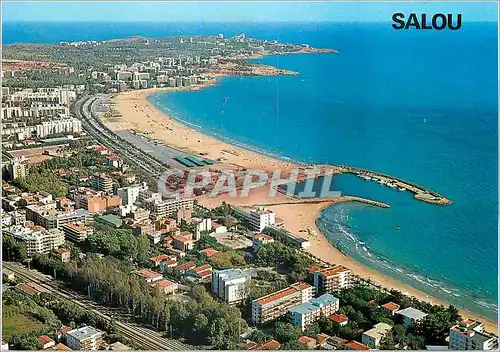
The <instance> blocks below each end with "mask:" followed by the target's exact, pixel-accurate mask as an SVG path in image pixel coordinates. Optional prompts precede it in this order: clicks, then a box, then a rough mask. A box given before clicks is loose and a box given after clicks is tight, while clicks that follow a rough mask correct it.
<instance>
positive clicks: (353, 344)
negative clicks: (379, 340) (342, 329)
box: [344, 340, 370, 350]
mask: <svg viewBox="0 0 500 352" xmlns="http://www.w3.org/2000/svg"><path fill="white" fill-rule="evenodd" d="M344 346H346V347H348V348H349V349H350V350H369V349H370V347H369V346H367V345H365V344H363V343H361V342H358V341H354V340H351V341H349V342H347V343H346V344H345V345H344Z"/></svg>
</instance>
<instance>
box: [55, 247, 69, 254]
mask: <svg viewBox="0 0 500 352" xmlns="http://www.w3.org/2000/svg"><path fill="white" fill-rule="evenodd" d="M55 251H56V252H57V253H59V254H62V253H66V252H69V249H68V248H56V249H55Z"/></svg>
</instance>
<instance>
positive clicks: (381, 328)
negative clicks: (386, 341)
mask: <svg viewBox="0 0 500 352" xmlns="http://www.w3.org/2000/svg"><path fill="white" fill-rule="evenodd" d="M391 329H392V326H390V325H389V324H386V323H378V324H375V325H373V328H371V329H370V330H368V331H365V332H364V333H363V335H362V336H361V342H363V343H364V344H365V345H368V346H373V347H378V346H379V345H380V341H382V338H383V337H384V336H385V335H386V334H387V333H388V332H389V331H391Z"/></svg>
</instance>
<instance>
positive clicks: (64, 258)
mask: <svg viewBox="0 0 500 352" xmlns="http://www.w3.org/2000/svg"><path fill="white" fill-rule="evenodd" d="M55 252H56V253H57V255H58V256H59V258H61V262H62V263H67V262H69V261H70V260H71V251H70V250H69V249H67V248H57V249H55Z"/></svg>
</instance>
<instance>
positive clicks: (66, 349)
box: [54, 342, 71, 351]
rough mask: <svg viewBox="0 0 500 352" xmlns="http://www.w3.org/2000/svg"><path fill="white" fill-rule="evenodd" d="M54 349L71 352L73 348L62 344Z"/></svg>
mask: <svg viewBox="0 0 500 352" xmlns="http://www.w3.org/2000/svg"><path fill="white" fill-rule="evenodd" d="M54 349H55V350H59V351H71V348H69V347H68V346H66V345H65V344H63V343H60V342H59V343H58V344H57V345H55V346H54Z"/></svg>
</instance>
